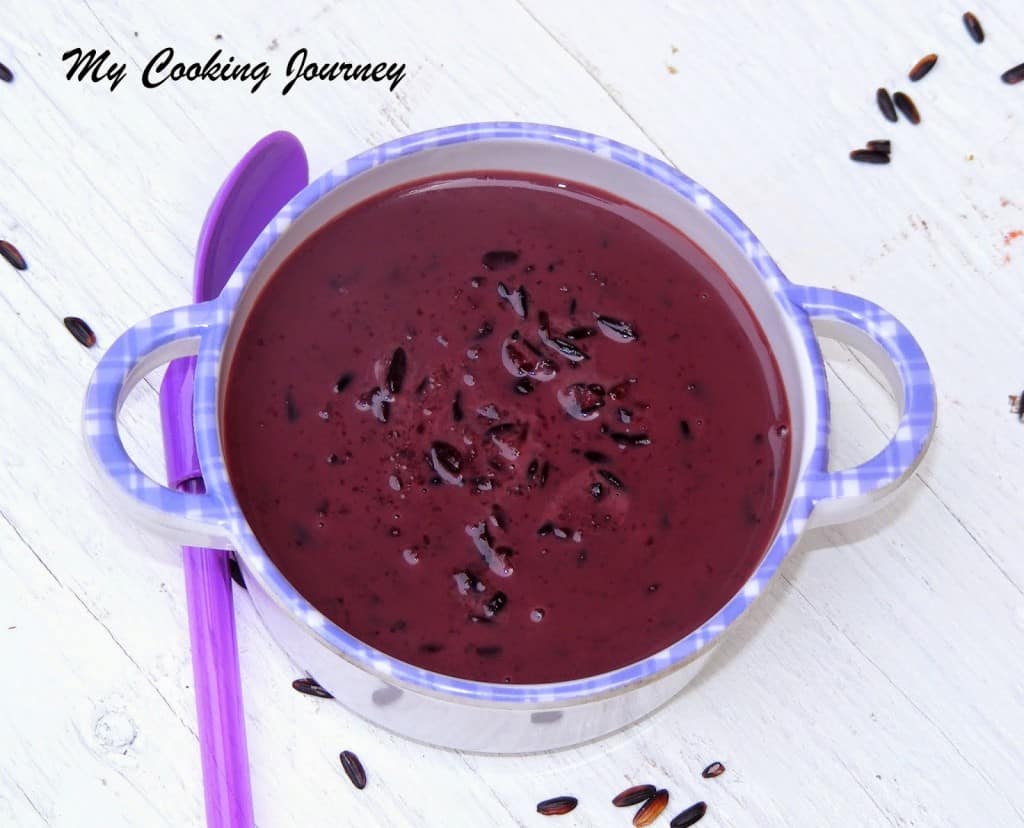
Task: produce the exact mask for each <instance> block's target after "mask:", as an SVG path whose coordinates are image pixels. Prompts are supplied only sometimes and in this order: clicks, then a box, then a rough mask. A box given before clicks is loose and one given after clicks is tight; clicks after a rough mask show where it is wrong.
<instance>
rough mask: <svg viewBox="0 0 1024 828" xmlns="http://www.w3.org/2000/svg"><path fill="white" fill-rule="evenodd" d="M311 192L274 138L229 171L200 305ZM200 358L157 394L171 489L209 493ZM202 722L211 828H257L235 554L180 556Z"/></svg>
mask: <svg viewBox="0 0 1024 828" xmlns="http://www.w3.org/2000/svg"><path fill="white" fill-rule="evenodd" d="M308 183H309V167H308V165H307V163H306V153H305V151H304V150H303V149H302V144H300V143H299V140H298V139H297V138H296V137H295V136H294V135H292V134H290V133H288V132H274V133H271V134H270V135H268V136H266V137H265V138H264V139H263V140H261V141H260V142H259V143H258V144H256V145H255V146H254V147H253V148H252V149H251V150H249V152H248V153H246V155H245V157H244V158H243V159H242V160H241V161H239V162H238V165H237V166H236V167H235V168H234V169H233V170H232V171H231V174H230V175H229V176H228V177H227V180H225V182H224V183H223V184H222V185H221V187H220V190H218V191H217V195H216V196H215V198H214V200H213V204H212V205H211V206H210V210H209V212H208V213H207V214H206V220H205V222H204V223H203V229H202V232H201V233H200V234H199V246H198V250H197V252H196V269H195V288H194V296H195V299H196V301H199V302H203V301H206V300H207V299H213V298H214V297H216V296H217V295H218V294H219V293H220V291H221V289H222V288H223V287H224V284H225V283H226V282H227V280H228V278H229V277H230V276H231V274H232V273H233V272H234V270H235V268H236V267H237V266H238V263H239V262H240V261H241V260H242V257H243V256H244V255H245V252H246V251H247V250H248V249H249V247H250V246H251V245H252V243H253V242H254V241H255V240H256V237H257V236H259V234H260V232H261V231H262V230H263V228H264V227H266V225H267V224H268V223H269V222H270V220H271V219H272V218H273V217H274V216H275V215H276V214H277V212H278V211H279V210H280V209H281V207H283V206H284V205H285V204H286V203H287V202H288V201H289V200H290V199H291V197H292V196H293V195H295V194H296V193H297V192H298V191H299V190H301V189H302V188H303V187H305V186H306V184H308ZM195 365H196V359H195V357H190V358H188V359H178V360H175V361H174V362H172V363H171V364H170V365H169V366H168V368H167V373H166V375H165V376H164V381H163V384H162V385H161V386H160V415H161V419H162V423H163V434H164V456H165V458H166V461H167V476H168V482H169V483H170V485H172V486H175V487H177V488H179V489H183V490H190V491H202V487H203V480H202V472H201V470H200V468H199V460H198V458H197V457H196V447H195V432H194V429H193V426H192V385H193V378H194V374H195ZM182 552H183V557H184V569H185V593H186V595H187V596H188V626H189V635H190V637H191V641H192V673H193V677H194V682H195V691H196V719H197V721H198V724H199V749H200V752H201V755H202V765H203V789H204V792H205V799H206V824H207V826H209V828H252V825H253V813H252V789H251V787H250V783H249V756H248V750H247V748H246V739H245V717H244V715H243V712H242V684H241V677H240V674H239V670H238V644H237V640H236V637H235V614H234V606H233V604H232V597H231V580H230V576H229V574H228V553H227V552H224V551H222V550H216V549H197V548H195V547H191V546H186V547H184V548H183V550H182Z"/></svg>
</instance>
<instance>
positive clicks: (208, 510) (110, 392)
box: [82, 302, 230, 549]
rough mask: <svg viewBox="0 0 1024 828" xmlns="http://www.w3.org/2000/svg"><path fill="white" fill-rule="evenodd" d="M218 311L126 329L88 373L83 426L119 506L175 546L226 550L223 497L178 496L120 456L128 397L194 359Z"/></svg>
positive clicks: (201, 308)
mask: <svg viewBox="0 0 1024 828" xmlns="http://www.w3.org/2000/svg"><path fill="white" fill-rule="evenodd" d="M217 313H218V309H217V307H216V304H215V303H214V302H204V303H202V304H198V305H189V306H187V307H184V308H177V309H175V310H169V311H164V312H163V313H158V314H157V315H156V316H152V317H150V318H149V319H146V320H144V321H143V322H140V323H139V324H138V325H136V326H135V327H134V328H131V329H129V330H128V331H125V333H123V334H122V335H121V336H120V337H118V339H117V341H116V342H114V344H113V345H111V346H110V348H109V349H108V350H107V352H106V353H105V354H104V355H103V357H102V358H101V359H100V361H99V364H98V365H97V366H96V370H95V371H94V372H93V375H92V379H91V380H90V381H89V387H88V389H87V390H86V395H85V408H84V410H83V412H82V425H83V430H84V435H85V445H86V449H87V452H88V454H89V457H90V459H91V460H92V461H93V465H94V466H95V467H96V469H97V470H98V471H99V473H100V477H101V479H102V480H103V482H104V483H105V484H106V490H107V493H109V494H110V495H111V497H112V498H114V499H115V501H116V505H117V506H118V507H119V508H122V509H124V510H125V512H126V513H127V514H129V515H130V516H131V517H134V518H136V519H137V520H139V521H141V522H144V523H147V524H149V525H151V526H153V527H154V528H156V529H157V530H158V531H160V532H161V533H162V534H164V535H165V536H167V537H168V538H171V539H173V540H176V541H179V542H181V543H184V544H188V545H193V546H201V547H212V548H216V549H223V548H226V546H230V544H228V537H229V532H228V526H229V521H228V512H227V510H226V508H225V507H224V505H223V503H222V502H221V500H220V498H219V497H217V496H216V495H215V494H214V493H209V492H207V493H201V494H200V493H193V492H181V491H176V490H175V489H171V488H168V487H167V486H164V485H163V484H161V483H158V482H157V481H155V480H153V479H152V478H151V477H149V476H148V475H146V474H145V472H143V471H142V470H141V469H140V468H139V467H138V466H137V465H136V464H135V463H134V461H132V459H131V458H130V457H129V456H128V452H127V451H125V448H124V443H123V442H122V441H121V435H120V432H119V430H118V423H117V417H118V414H119V413H120V411H121V406H122V405H123V404H124V401H125V400H126V399H127V398H128V394H129V393H130V392H131V390H132V388H134V387H135V386H136V385H137V384H138V383H139V382H140V381H141V380H142V378H143V377H145V376H146V374H148V373H149V372H150V371H152V370H153V369H155V368H157V367H159V366H160V365H162V364H164V363H166V362H170V361H171V360H172V359H176V358H178V357H182V356H191V355H192V354H196V353H198V351H199V341H200V339H201V338H202V335H203V333H204V331H206V330H207V329H208V328H209V327H210V325H211V323H212V322H213V321H214V320H215V314H217Z"/></svg>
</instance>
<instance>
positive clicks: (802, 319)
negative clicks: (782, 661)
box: [84, 123, 935, 706]
mask: <svg viewBox="0 0 1024 828" xmlns="http://www.w3.org/2000/svg"><path fill="white" fill-rule="evenodd" d="M494 139H501V140H505V141H534V142H545V143H551V144H560V145H563V146H567V147H572V148H575V149H578V150H581V151H584V152H590V153H596V154H598V155H600V156H602V157H605V158H609V159H611V160H613V161H616V162H618V163H621V164H624V165H625V166H627V167H630V168H632V169H634V170H637V171H639V172H641V173H643V174H644V175H646V176H649V177H651V178H653V179H655V180H656V181H658V182H660V183H661V184H663V185H665V186H666V187H669V188H670V189H672V190H674V191H675V192H676V193H678V195H679V196H680V197H681V198H685V199H687V200H688V201H690V202H692V203H693V204H695V205H696V206H697V207H699V208H700V209H701V210H703V211H704V212H705V213H706V214H707V215H708V216H709V217H710V218H711V219H713V220H714V221H715V222H716V223H717V224H718V225H719V226H720V227H721V228H722V230H724V231H725V232H726V233H727V234H728V235H729V236H730V237H731V238H732V240H733V241H734V242H735V243H736V245H737V246H738V247H739V248H740V249H741V250H742V251H744V253H745V254H746V256H747V257H748V258H749V259H750V261H751V262H752V263H753V265H754V266H755V267H756V269H757V270H758V271H759V273H760V274H761V275H762V276H763V278H764V280H765V282H766V283H767V285H768V286H769V288H770V289H771V291H772V293H773V295H774V296H775V298H776V299H777V301H778V302H779V305H780V306H781V307H782V308H783V309H784V311H785V312H786V313H787V314H788V316H789V318H790V319H791V321H792V323H793V325H794V326H795V327H796V328H797V329H798V330H799V333H800V337H801V339H802V341H803V345H804V347H805V348H806V349H807V354H808V356H809V359H810V363H811V365H812V366H813V373H814V383H815V389H814V391H815V397H816V408H817V427H816V428H817V431H816V437H815V448H814V451H813V453H812V456H811V458H810V461H809V463H808V465H807V466H806V467H805V469H804V471H803V473H802V475H801V477H800V479H799V480H798V481H797V484H796V490H795V493H794V495H793V498H792V501H791V504H790V506H789V510H788V512H787V513H786V515H785V517H784V519H783V520H782V521H781V523H780V528H779V531H778V534H777V536H776V537H775V539H774V541H773V543H772V545H771V547H770V549H769V550H768V553H767V554H766V555H765V557H764V559H763V561H762V562H761V564H760V566H759V567H758V568H757V571H756V572H754V574H753V575H752V576H751V577H750V579H749V580H748V581H747V583H746V584H745V585H744V586H743V587H742V589H740V590H739V592H738V593H737V594H736V595H735V596H734V597H733V598H732V599H731V600H730V601H729V602H728V603H727V604H726V605H725V606H724V607H722V609H721V610H719V612H717V613H716V614H715V615H714V617H712V618H711V619H710V620H708V621H707V622H706V623H705V624H703V625H702V626H701V627H700V628H699V629H697V630H694V631H693V632H692V633H690V634H689V635H687V636H686V637H685V638H683V639H682V640H680V641H678V642H676V643H675V644H673V645H672V646H670V647H669V648H667V649H665V650H663V651H661V652H659V653H656V654H655V655H652V656H650V657H649V658H645V659H644V660H642V661H640V662H637V663H634V664H631V665H629V666H626V667H623V668H621V669H618V670H614V671H612V672H609V673H605V674H603V675H600V676H595V677H590V678H584V679H579V680H575V681H565V682H559V683H552V684H544V685H512V684H508V685H504V684H489V683H482V682H476V681H468V680H463V679H457V678H452V677H450V676H445V675H441V674H438V673H434V672H431V671H429V670H423V669H420V668H418V667H415V666H413V665H411V664H408V663H405V662H401V661H398V660H396V659H393V658H391V657H389V656H387V655H385V654H384V653H382V652H380V651H378V650H375V649H373V648H372V647H369V646H367V645H366V644H364V643H363V642H361V641H359V640H357V639H356V638H354V637H352V636H351V635H349V634H348V633H346V632H345V631H344V630H342V629H341V628H339V627H338V626H336V625H335V624H334V623H333V622H331V621H329V620H328V619H327V618H325V617H324V616H323V615H322V614H321V613H320V612H319V611H317V610H316V609H315V608H314V607H313V606H312V605H311V604H310V603H309V602H307V601H306V600H305V599H304V598H303V597H302V596H301V595H299V594H298V593H297V592H296V590H295V589H294V588H293V587H292V586H291V584H290V583H288V581H287V580H285V578H284V577H283V576H282V575H281V573H280V572H279V571H278V569H277V568H276V567H275V566H274V565H273V563H272V562H271V561H270V560H269V558H268V557H267V556H266V553H265V552H264V551H263V550H262V548H261V547H260V545H259V543H258V541H257V540H256V538H255V537H254V535H253V534H252V531H251V529H250V528H249V526H248V524H247V523H246V521H245V519H244V517H243V516H242V513H241V510H240V509H239V506H238V503H237V501H236V500H235V497H234V494H233V492H232V488H231V484H230V482H229V480H228V476H227V471H226V469H225V466H224V462H223V458H222V454H221V446H220V437H219V433H218V427H217V426H218V417H217V405H216V400H217V383H218V372H219V367H220V361H221V359H220V358H221V351H222V348H223V345H224V340H225V336H226V333H227V331H228V326H229V324H230V322H231V319H232V314H233V310H234V307H235V303H236V302H237V301H238V298H239V296H240V294H241V293H242V291H243V290H244V288H245V286H246V284H247V282H248V281H249V278H250V276H251V275H252V273H253V271H254V270H255V269H256V268H257V266H258V265H259V264H260V261H261V260H262V259H263V257H264V255H265V253H266V252H267V251H268V250H269V249H270V247H271V246H272V245H273V244H274V243H275V242H276V241H277V239H278V238H279V237H280V236H281V234H282V233H284V232H285V231H286V230H287V229H288V227H289V225H290V224H291V223H292V221H294V220H295V219H296V218H297V217H298V216H300V215H301V214H302V213H303V212H305V211H306V210H307V209H308V208H309V207H310V206H311V205H313V204H314V203H315V202H317V201H318V200H319V199H320V198H321V197H322V196H323V195H324V194H325V193H327V192H329V191H331V190H333V189H334V188H335V187H338V186H340V185H342V184H344V183H345V182H346V181H347V180H349V179H351V178H352V177H354V176H357V175H359V174H360V173H362V172H364V171H366V170H368V169H370V168H372V167H376V166H378V165H380V164H384V163H386V162H387V161H388V160H390V159H393V158H397V157H400V156H406V155H410V154H412V153H417V152H422V151H424V150H429V149H432V148H435V147H441V146H446V145H451V144H459V143H463V142H471V141H487V140H494ZM812 317H818V318H831V319H834V320H839V321H842V322H846V323H848V324H849V325H852V326H854V327H856V328H859V329H861V330H863V331H866V332H867V333H868V334H869V335H870V336H871V337H872V338H873V339H874V340H875V341H876V342H877V343H879V344H880V345H881V346H882V348H883V349H884V350H885V352H886V353H887V354H888V355H889V357H890V358H891V359H892V361H893V363H894V364H895V366H896V368H897V370H898V372H899V375H900V377H901V379H902V384H903V400H902V406H901V411H902V416H901V420H900V423H899V427H898V431H897V433H896V437H895V438H894V439H893V441H892V442H891V443H889V445H888V446H886V448H885V449H883V450H882V451H881V452H879V453H878V454H877V455H876V456H875V457H873V458H871V459H870V460H868V461H867V462H865V463H863V464H862V465H860V466H859V467H857V468H855V469H850V470H846V471H839V472H832V473H830V472H828V470H827V469H828V465H827V442H828V422H829V408H828V396H827V389H826V383H825V367H824V363H823V361H822V357H821V353H820V350H819V347H818V343H817V340H816V339H815V337H814V334H813V332H812V330H811V324H810V320H811V318H812ZM196 338H198V339H199V340H200V345H199V354H198V365H197V369H196V392H195V418H194V419H195V427H196V432H197V449H198V455H199V458H200V462H201V464H202V468H203V472H204V478H205V481H206V488H207V493H206V494H205V495H195V494H185V493H180V492H176V491H172V490H170V489H168V488H166V487H165V486H162V485H160V484H159V483H157V482H155V481H153V480H151V479H149V478H148V477H146V475H145V474H143V473H142V472H141V471H140V470H139V469H138V468H137V467H136V466H135V464H134V463H133V462H132V461H131V460H130V459H129V458H128V455H127V453H126V452H125V450H124V446H123V444H122V442H121V439H120V437H119V435H118V431H117V422H116V420H117V411H118V409H119V406H120V404H121V402H123V397H124V396H125V394H126V390H125V389H126V388H130V387H131V385H132V384H133V382H134V381H137V379H138V376H139V374H140V373H142V372H143V371H144V370H147V369H148V368H151V367H152V366H153V364H154V363H159V362H162V361H167V359H169V358H171V357H172V356H179V355H181V350H182V349H181V348H180V347H178V348H177V350H175V349H174V345H173V344H174V343H179V346H180V340H182V339H196ZM172 351H173V352H172ZM140 363H141V364H140ZM934 422H935V391H934V386H933V383H932V378H931V374H930V372H929V369H928V365H927V363H926V361H925V358H924V355H923V354H922V352H921V349H920V348H919V346H918V345H917V343H916V342H915V340H914V339H913V337H912V336H911V335H910V333H909V332H908V331H907V330H906V329H905V328H904V327H903V326H902V325H901V324H900V323H899V322H898V321H897V320H896V319H895V318H893V317H892V316H891V315H889V314H888V313H887V312H886V311H884V310H882V309H881V308H879V307H877V306H876V305H874V304H872V303H870V302H868V301H866V300H864V299H860V298H858V297H854V296H849V295H847V294H843V293H839V292H837V291H833V290H825V289H817V288H808V287H804V286H800V285H794V284H792V283H790V282H789V281H788V280H787V279H786V277H785V276H784V275H783V274H782V272H781V271H780V270H779V268H778V266H777V265H776V264H775V262H774V261H773V260H772V259H771V258H770V257H769V256H768V254H767V253H766V252H765V250H764V248H763V247H762V246H761V244H760V242H759V241H758V240H757V238H756V237H755V236H754V234H753V233H751V232H750V230H748V229H747V227H746V226H745V225H744V224H743V222H741V221H740V220H739V218H737V217H736V216H735V215H734V214H733V213H732V211H731V210H729V208H728V207H726V206H725V205H724V204H722V202H720V201H719V200H718V199H717V198H715V196H714V195H712V194H711V193H709V192H708V191H707V190H705V189H704V188H703V187H701V186H700V185H699V184H697V183H696V182H694V181H693V180H692V179H690V178H688V177H687V176H685V175H683V174H682V173H681V172H679V171H678V170H676V169H674V168H672V167H670V166H669V165H667V164H665V163H663V162H662V161H659V160H657V159H656V158H652V157H651V156H649V155H646V154H645V153H643V152H640V151H639V150H636V149H633V148H631V147H628V146H625V145H623V144H620V143H617V142H616V141H612V140H609V139H607V138H602V137H599V136H596V135H591V134H588V133H585V132H579V131H577V130H572V129H565V128H562V127H553V126H545V125H539V124H524V123H477V124H465V125H459V126H451V127H446V128H443V129H436V130H431V131H429V132H423V133H419V134H416V135H410V136H408V137H405V138H400V139H398V140H395V141H390V142H388V143H386V144H383V145H381V146H379V147H376V148H374V149H372V150H369V151H367V152H364V153H362V154H360V155H357V156H355V157H354V158H352V159H350V160H349V161H348V162H346V163H345V164H343V165H342V166H340V167H338V168H337V169H334V170H331V171H330V172H328V173H326V174H325V175H323V176H322V177H321V178H319V179H318V180H316V181H314V182H312V183H311V184H310V185H309V186H307V187H306V188H305V189H304V190H303V191H302V192H300V193H299V194H298V195H296V196H295V197H294V198H293V199H292V200H291V202H289V203H288V204H287V205H286V206H285V207H284V208H283V209H282V210H281V212H280V213H279V214H278V216H277V217H276V218H275V219H274V220H273V221H272V222H271V223H270V224H269V225H268V226H267V228H266V229H265V230H264V231H263V233H262V235H261V236H260V237H259V239H258V240H257V241H256V242H255V243H254V244H253V246H252V248H251V249H250V250H249V252H248V253H247V255H246V256H245V258H244V259H243V260H242V263H241V264H240V265H239V267H238V269H237V270H236V272H235V273H234V275H233V276H232V278H231V280H230V282H229V284H228V285H227V287H226V288H225V289H224V292H223V293H222V294H221V296H220V297H219V298H218V299H216V300H214V301H211V302H206V303H203V304H199V305H191V306H188V307H184V308H179V309H177V310H172V311H167V312H165V313H161V314H158V315H156V316H154V317H152V318H151V319H149V320H146V321H144V322H142V323H141V324H139V325H138V326H136V327H135V328H133V329H131V330H129V331H127V332H126V333H125V334H124V335H122V336H121V337H120V338H119V339H118V340H117V341H116V342H115V343H114V344H113V345H112V346H111V347H110V349H109V350H108V351H107V353H106V354H105V355H104V357H103V358H102V360H101V361H100V363H99V365H98V366H97V368H96V372H95V375H94V376H93V379H92V382H91V384H90V386H89V388H88V391H87V394H86V403H85V410H84V428H85V436H86V443H87V446H88V449H89V451H90V454H91V455H92V457H93V460H94V461H95V462H96V464H97V465H98V467H99V468H100V469H101V471H102V472H104V474H105V477H106V479H107V480H108V482H110V483H111V484H112V492H113V493H114V494H116V495H117V496H118V497H119V498H120V500H121V502H122V503H124V504H125V505H127V506H130V507H131V509H132V510H133V511H134V512H136V513H137V514H140V516H142V517H148V518H149V519H150V520H151V521H155V522H157V523H162V524H163V526H164V528H165V529H172V530H181V531H183V532H185V533H188V532H189V530H190V529H191V530H192V534H193V536H202V537H203V538H206V539H208V540H207V542H209V541H212V540H213V539H214V538H217V537H219V538H220V539H221V541H222V542H227V543H228V544H229V545H232V546H234V547H235V548H237V549H239V551H240V553H241V555H242V557H243V560H244V562H245V564H246V566H247V567H248V569H249V570H250V571H252V572H253V573H254V575H255V577H257V578H258V579H259V580H260V582H261V584H262V585H263V587H264V588H265V589H266V590H267V591H268V593H269V594H270V595H271V596H273V597H274V599H275V600H276V601H278V602H279V603H280V604H281V605H282V606H283V607H285V608H286V609H287V610H288V611H290V612H291V613H292V615H293V616H294V617H296V618H298V619H300V620H302V621H304V622H305V623H306V624H307V625H308V627H309V628H310V630H311V631H312V632H313V633H315V634H316V635H317V636H319V637H320V640H321V641H322V642H323V643H324V644H326V645H327V646H328V647H330V648H331V649H333V650H334V651H335V652H336V653H338V654H339V655H341V656H342V657H344V658H346V659H348V660H349V661H352V662H354V663H356V664H360V665H362V666H364V667H366V668H368V669H371V670H374V671H376V672H377V673H378V674H380V675H382V676H384V677H388V678H389V679H390V680H392V681H395V682H397V683H400V684H404V685H406V686H411V687H413V688H416V689H419V690H422V691H425V692H428V693H433V694H442V695H450V696H456V697H460V698H462V699H464V700H466V701H476V702H480V703H499V704H503V705H513V706H514V705H516V704H519V703H529V704H537V703H541V704H559V703H570V702H572V701H578V700H583V699H592V698H594V697H597V696H604V695H606V694H608V693H611V692H612V691H616V690H619V689H622V688H626V687H628V686H632V685H635V684H637V683H641V682H643V681H645V680H647V679H649V678H650V677H652V676H654V675H655V674H658V673H660V672H662V671H664V670H666V669H667V668H670V667H673V666H675V665H679V664H680V663H682V662H684V661H685V660H687V659H689V658H690V657H691V656H693V655H695V654H696V653H697V652H698V651H700V650H701V649H702V648H704V647H706V646H707V645H708V644H710V643H711V642H713V641H714V640H715V639H716V638H718V637H719V636H720V635H721V634H722V633H723V632H724V631H725V630H726V628H727V627H729V625H730V624H732V623H733V622H734V621H735V620H736V619H737V618H738V617H739V616H740V615H741V614H742V613H743V612H744V610H746V609H747V607H748V606H750V604H751V602H753V601H754V599H755V598H757V597H758V595H760V594H761V592H762V590H764V589H765V587H766V585H767V584H768V582H769V580H770V579H771V577H772V576H773V574H774V573H775V572H776V570H777V569H778V567H779V565H780V564H781V562H782V560H783V558H784V557H785V555H786V553H787V552H788V551H789V549H790V547H792V546H793V544H794V543H795V541H796V540H797V538H798V537H799V535H800V533H801V531H802V530H803V528H804V526H805V524H806V522H807V520H808V518H809V516H810V514H811V511H812V509H813V508H814V506H815V504H817V503H819V502H820V501H823V500H826V499H830V498H845V497H851V496H858V495H864V494H867V493H870V492H872V491H875V490H877V489H879V488H880V487H883V486H886V485H889V484H891V483H893V482H894V481H898V480H900V479H901V477H903V476H905V475H906V474H907V473H908V471H909V470H910V469H912V468H913V467H914V466H915V465H916V463H917V462H918V461H919V460H920V457H921V455H922V453H923V451H924V449H925V448H926V445H927V443H928V441H929V439H930V436H931V433H932V429H933V427H934ZM793 473H794V474H796V473H798V470H796V469H794V471H793ZM179 534H180V532H179Z"/></svg>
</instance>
